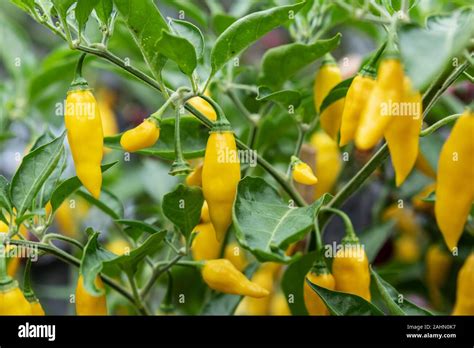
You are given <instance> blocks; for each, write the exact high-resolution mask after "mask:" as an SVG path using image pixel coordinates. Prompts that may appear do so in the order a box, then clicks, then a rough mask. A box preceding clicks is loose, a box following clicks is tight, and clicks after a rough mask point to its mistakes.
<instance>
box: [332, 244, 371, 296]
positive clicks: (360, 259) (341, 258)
mask: <svg viewBox="0 0 474 348" xmlns="http://www.w3.org/2000/svg"><path fill="white" fill-rule="evenodd" d="M346 238H347V237H346ZM344 239H345V238H344ZM344 239H343V244H344V245H343V248H342V249H339V250H338V251H337V253H336V256H335V258H334V261H333V263H332V274H333V276H334V279H335V280H336V290H337V291H342V292H347V293H350V294H354V295H358V296H360V297H362V298H364V299H365V300H367V301H370V272H369V260H368V259H367V255H366V254H365V251H364V249H363V248H362V247H361V245H360V244H359V243H358V240H357V239H352V240H351V239H347V240H344Z"/></svg>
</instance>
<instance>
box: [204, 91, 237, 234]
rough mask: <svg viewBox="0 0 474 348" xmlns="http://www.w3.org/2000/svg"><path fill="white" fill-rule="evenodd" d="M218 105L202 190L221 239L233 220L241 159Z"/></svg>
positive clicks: (209, 140) (209, 141)
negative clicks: (233, 207) (233, 205)
mask: <svg viewBox="0 0 474 348" xmlns="http://www.w3.org/2000/svg"><path fill="white" fill-rule="evenodd" d="M209 100H211V99H209ZM216 106H217V107H218V105H217V104H216ZM218 108H219V110H218V120H217V121H216V122H215V123H214V126H213V127H212V129H211V132H210V135H209V138H208V140H207V146H206V154H205V157H204V165H203V168H202V190H203V193H204V198H205V199H206V202H207V204H208V206H209V215H210V217H211V221H212V225H213V226H214V229H215V230H216V237H217V240H219V241H221V240H223V239H224V236H225V234H226V231H227V229H228V228H229V226H230V225H231V223H232V204H233V203H234V198H235V195H236V193H237V184H238V183H239V181H240V163H239V157H238V152H237V146H236V143H235V138H234V133H233V132H232V130H231V127H230V124H229V122H228V121H227V119H226V118H225V116H224V114H223V112H222V110H221V109H220V107H218Z"/></svg>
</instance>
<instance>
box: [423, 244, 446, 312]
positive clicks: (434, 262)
mask: <svg viewBox="0 0 474 348" xmlns="http://www.w3.org/2000/svg"><path fill="white" fill-rule="evenodd" d="M452 263H453V259H452V257H451V255H450V254H449V253H448V252H446V251H444V250H443V249H442V248H441V247H440V246H439V245H438V244H433V245H431V246H430V247H429V248H428V251H427V252H426V273H425V275H426V285H427V287H428V293H429V295H430V299H431V302H432V303H433V305H434V306H435V307H436V308H440V307H441V304H442V296H441V287H442V286H443V285H444V283H445V282H446V279H447V277H448V274H449V270H450V268H451V265H452Z"/></svg>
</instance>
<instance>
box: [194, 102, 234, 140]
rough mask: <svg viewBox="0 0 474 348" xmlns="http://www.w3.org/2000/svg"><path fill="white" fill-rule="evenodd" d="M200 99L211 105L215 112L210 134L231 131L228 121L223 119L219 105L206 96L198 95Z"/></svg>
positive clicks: (223, 115)
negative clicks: (215, 115)
mask: <svg viewBox="0 0 474 348" xmlns="http://www.w3.org/2000/svg"><path fill="white" fill-rule="evenodd" d="M200 97H201V98H202V99H204V100H205V101H207V102H208V103H209V104H211V105H212V107H213V108H214V110H216V114H217V120H216V121H215V122H214V124H213V126H212V128H211V132H218V131H232V127H231V126H230V123H229V121H228V120H227V118H226V117H225V114H224V111H223V110H222V108H221V107H220V105H219V104H217V103H216V102H215V101H214V100H212V98H209V97H208V96H207V95H204V94H203V95H200Z"/></svg>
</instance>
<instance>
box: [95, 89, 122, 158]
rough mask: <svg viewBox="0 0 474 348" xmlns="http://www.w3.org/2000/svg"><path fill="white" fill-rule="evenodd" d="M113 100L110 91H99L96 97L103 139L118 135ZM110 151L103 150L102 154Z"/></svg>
mask: <svg viewBox="0 0 474 348" xmlns="http://www.w3.org/2000/svg"><path fill="white" fill-rule="evenodd" d="M114 99H115V98H114V97H113V95H112V93H111V92H110V91H107V90H105V89H101V90H100V91H99V95H98V106H99V111H100V117H101V119H102V130H103V132H104V137H109V136H112V135H115V134H117V133H118V131H119V128H118V125H117V118H116V116H115V113H114V110H113V108H112V102H113V100H114ZM110 151H111V149H108V148H104V153H109V152H110Z"/></svg>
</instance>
